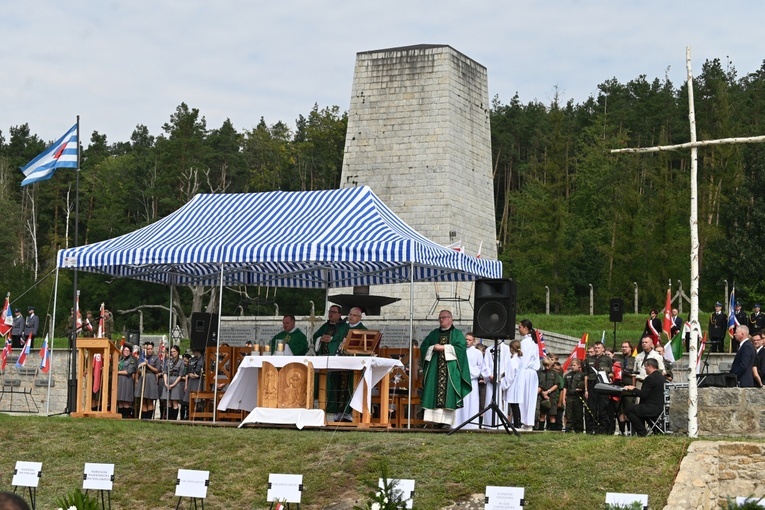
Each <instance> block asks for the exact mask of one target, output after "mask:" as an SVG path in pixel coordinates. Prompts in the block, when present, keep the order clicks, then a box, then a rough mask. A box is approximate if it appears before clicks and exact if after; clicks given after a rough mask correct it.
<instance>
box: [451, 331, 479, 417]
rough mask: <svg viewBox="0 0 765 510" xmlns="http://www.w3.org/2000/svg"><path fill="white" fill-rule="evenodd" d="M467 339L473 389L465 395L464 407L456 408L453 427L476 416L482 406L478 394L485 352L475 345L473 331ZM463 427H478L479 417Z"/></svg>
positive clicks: (466, 336)
mask: <svg viewBox="0 0 765 510" xmlns="http://www.w3.org/2000/svg"><path fill="white" fill-rule="evenodd" d="M465 340H467V344H468V348H467V351H466V354H467V359H468V366H469V367H470V384H471V386H472V388H473V389H472V390H471V391H470V393H468V394H467V395H466V396H465V398H463V399H462V407H460V408H458V409H457V410H456V412H455V414H454V423H452V428H456V427H459V426H460V425H462V424H463V423H465V422H466V421H467V420H469V419H470V418H472V417H473V416H476V415H477V414H478V411H480V407H481V406H480V404H481V403H480V399H479V396H478V378H479V377H480V376H481V373H482V371H483V353H482V352H481V351H479V350H478V349H477V348H476V347H475V343H476V342H475V336H473V333H468V334H467V335H465ZM462 428H463V429H477V428H478V417H476V418H475V419H474V420H472V421H471V422H470V423H468V424H466V425H465V426H464V427H462Z"/></svg>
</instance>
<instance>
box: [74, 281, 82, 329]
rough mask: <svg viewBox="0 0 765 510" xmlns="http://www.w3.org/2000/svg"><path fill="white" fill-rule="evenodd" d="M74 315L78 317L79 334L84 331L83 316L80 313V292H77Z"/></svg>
mask: <svg viewBox="0 0 765 510" xmlns="http://www.w3.org/2000/svg"><path fill="white" fill-rule="evenodd" d="M74 306H75V309H74V315H75V317H77V333H79V332H80V331H82V314H81V313H80V291H79V290H78V291H77V299H76V300H75V302H74Z"/></svg>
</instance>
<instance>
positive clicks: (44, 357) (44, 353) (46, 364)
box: [40, 335, 50, 374]
mask: <svg viewBox="0 0 765 510" xmlns="http://www.w3.org/2000/svg"><path fill="white" fill-rule="evenodd" d="M49 370H50V349H48V335H45V340H43V344H42V348H41V349H40V371H41V372H43V373H44V374H47V373H48V371H49Z"/></svg>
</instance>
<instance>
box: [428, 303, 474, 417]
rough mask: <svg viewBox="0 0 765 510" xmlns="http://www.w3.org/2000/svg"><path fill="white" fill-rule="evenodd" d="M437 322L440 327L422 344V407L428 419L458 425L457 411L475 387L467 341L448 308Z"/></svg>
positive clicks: (442, 312) (442, 311)
mask: <svg viewBox="0 0 765 510" xmlns="http://www.w3.org/2000/svg"><path fill="white" fill-rule="evenodd" d="M438 322H439V326H440V327H439V328H438V329H434V330H433V331H431V332H430V334H428V336H426V337H425V339H424V340H423V341H422V344H421V345H420V356H421V357H422V367H423V391H422V407H423V409H424V410H425V420H426V421H430V422H434V423H442V424H445V425H456V424H455V423H454V415H455V410H456V409H458V408H460V407H462V400H463V398H464V397H465V396H466V395H467V394H468V393H470V391H471V390H472V385H471V382H470V367H469V366H468V359H467V341H466V340H465V335H463V334H462V331H460V330H459V329H457V328H455V327H454V325H453V324H452V313H451V312H450V311H449V310H441V312H439V314H438Z"/></svg>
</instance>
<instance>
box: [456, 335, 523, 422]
mask: <svg viewBox="0 0 765 510" xmlns="http://www.w3.org/2000/svg"><path fill="white" fill-rule="evenodd" d="M493 351H494V352H493V356H494V373H493V374H492V375H493V376H494V381H493V382H494V384H493V388H492V392H491V404H489V405H488V406H486V407H485V408H484V409H483V410H481V411H478V412H477V413H476V414H475V415H474V416H472V417H470V418H468V419H467V420H465V421H464V422H462V423H460V424H459V426H457V427H455V428H454V429H452V430H450V431H449V434H448V435H452V434H454V433H455V432H457V431H458V430H459V429H461V428H462V427H464V426H465V425H467V424H468V423H470V422H472V421H473V420H475V419H476V418H478V417H479V416H483V415H484V414H485V413H486V412H487V411H489V410H491V411H494V416H495V417H497V416H498V417H499V421H500V422H501V423H502V425H503V426H504V427H505V431H506V432H507V433H508V434H510V433H511V432H510V429H513V431H512V433H513V434H515V435H516V436H518V437H521V434H520V432H518V430H516V428H515V427H514V426H513V424H512V423H510V422H509V421H508V419H507V416H505V413H504V412H503V411H502V409H500V408H499V405H497V388H498V387H499V362H500V354H499V339H498V338H495V339H494V349H493ZM491 426H492V427H495V426H497V425H494V422H493V420H492V424H491Z"/></svg>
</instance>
